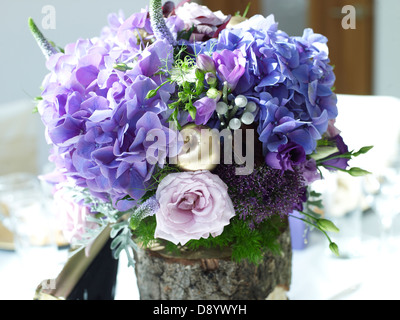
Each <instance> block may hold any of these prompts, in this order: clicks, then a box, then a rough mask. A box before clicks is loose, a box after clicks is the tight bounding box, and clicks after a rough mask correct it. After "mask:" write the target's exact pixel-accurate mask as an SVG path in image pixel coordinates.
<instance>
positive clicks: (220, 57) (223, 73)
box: [212, 49, 246, 90]
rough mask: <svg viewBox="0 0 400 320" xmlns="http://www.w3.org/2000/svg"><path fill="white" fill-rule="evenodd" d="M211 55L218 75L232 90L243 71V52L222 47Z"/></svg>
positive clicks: (244, 62)
mask: <svg viewBox="0 0 400 320" xmlns="http://www.w3.org/2000/svg"><path fill="white" fill-rule="evenodd" d="M212 57H213V60H214V63H215V66H216V68H217V72H218V76H219V77H220V78H221V80H222V82H225V81H226V82H227V84H228V88H229V89H231V90H234V89H235V88H236V85H237V83H238V82H239V80H240V78H241V77H242V76H243V74H244V71H245V66H246V59H245V58H244V57H243V54H242V53H241V51H240V50H233V51H230V50H226V49H224V50H222V51H221V52H214V53H213V56H212Z"/></svg>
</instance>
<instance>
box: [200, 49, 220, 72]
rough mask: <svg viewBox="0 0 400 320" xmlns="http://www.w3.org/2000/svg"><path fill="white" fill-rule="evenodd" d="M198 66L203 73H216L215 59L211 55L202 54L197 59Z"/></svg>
mask: <svg viewBox="0 0 400 320" xmlns="http://www.w3.org/2000/svg"><path fill="white" fill-rule="evenodd" d="M196 65H197V68H199V69H200V70H201V71H204V72H213V73H215V71H216V70H215V64H214V60H213V58H211V57H210V56H209V55H207V54H204V53H201V54H199V55H198V56H197V58H196Z"/></svg>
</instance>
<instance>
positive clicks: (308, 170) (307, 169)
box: [298, 159, 321, 185]
mask: <svg viewBox="0 0 400 320" xmlns="http://www.w3.org/2000/svg"><path fill="white" fill-rule="evenodd" d="M298 168H299V170H300V172H301V173H302V175H303V178H304V183H305V184H306V185H310V184H311V183H313V182H314V181H317V180H320V179H321V174H320V173H319V172H318V168H317V163H316V161H315V160H314V159H309V160H306V161H304V162H303V163H301V164H300V165H299V166H298Z"/></svg>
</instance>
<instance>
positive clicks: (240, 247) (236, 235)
mask: <svg viewBox="0 0 400 320" xmlns="http://www.w3.org/2000/svg"><path fill="white" fill-rule="evenodd" d="M132 224H134V225H135V229H134V230H132V234H133V237H134V238H135V241H137V242H138V243H140V244H141V245H142V246H143V247H149V246H151V245H152V244H153V243H154V242H155V241H159V240H158V239H157V240H156V239H155V238H154V232H155V229H156V218H155V217H154V216H151V217H146V218H145V219H143V220H141V221H140V223H139V225H137V221H134V222H132ZM284 225H285V223H284V222H283V221H282V219H281V218H280V217H279V216H272V217H271V218H270V219H269V220H267V221H264V222H263V223H262V224H260V225H259V226H258V228H257V229H254V230H252V229H250V228H249V226H248V222H246V221H243V220H240V219H237V218H236V219H235V218H233V219H232V220H231V223H230V224H229V225H228V226H226V227H225V228H224V232H223V233H222V234H221V235H219V236H217V237H212V236H209V237H208V238H206V239H204V238H201V239H199V240H190V241H188V242H187V243H186V244H185V248H186V249H188V250H191V251H196V250H198V249H200V248H219V249H223V248H225V247H229V248H231V250H232V260H234V261H237V262H240V261H242V260H247V261H249V262H250V263H254V264H257V263H259V262H261V260H262V258H263V255H264V253H265V251H271V252H272V253H274V254H279V252H280V249H281V248H280V246H279V243H278V242H277V239H278V236H279V234H280V233H281V232H282V228H283V227H284ZM162 244H163V245H165V247H166V250H167V251H170V252H173V253H175V254H178V253H179V248H180V247H179V246H176V245H175V244H173V243H172V242H169V241H165V240H163V241H162Z"/></svg>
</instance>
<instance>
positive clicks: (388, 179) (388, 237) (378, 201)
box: [373, 166, 400, 251]
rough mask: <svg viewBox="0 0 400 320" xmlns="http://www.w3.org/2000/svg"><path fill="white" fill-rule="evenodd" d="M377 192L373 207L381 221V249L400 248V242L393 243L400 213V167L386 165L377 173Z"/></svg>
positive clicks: (391, 249)
mask: <svg viewBox="0 0 400 320" xmlns="http://www.w3.org/2000/svg"><path fill="white" fill-rule="evenodd" d="M375 180H376V184H377V186H378V188H377V192H376V193H375V196H374V202H373V209H374V211H375V213H376V214H377V216H378V217H379V219H380V222H381V249H382V250H386V251H393V250H399V249H400V243H398V244H397V246H396V245H394V243H393V241H392V240H393V237H392V236H393V221H394V219H395V218H396V217H397V216H398V215H399V214H400V168H399V167H397V166H391V167H385V168H383V169H382V170H381V171H380V172H379V173H377V174H375Z"/></svg>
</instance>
